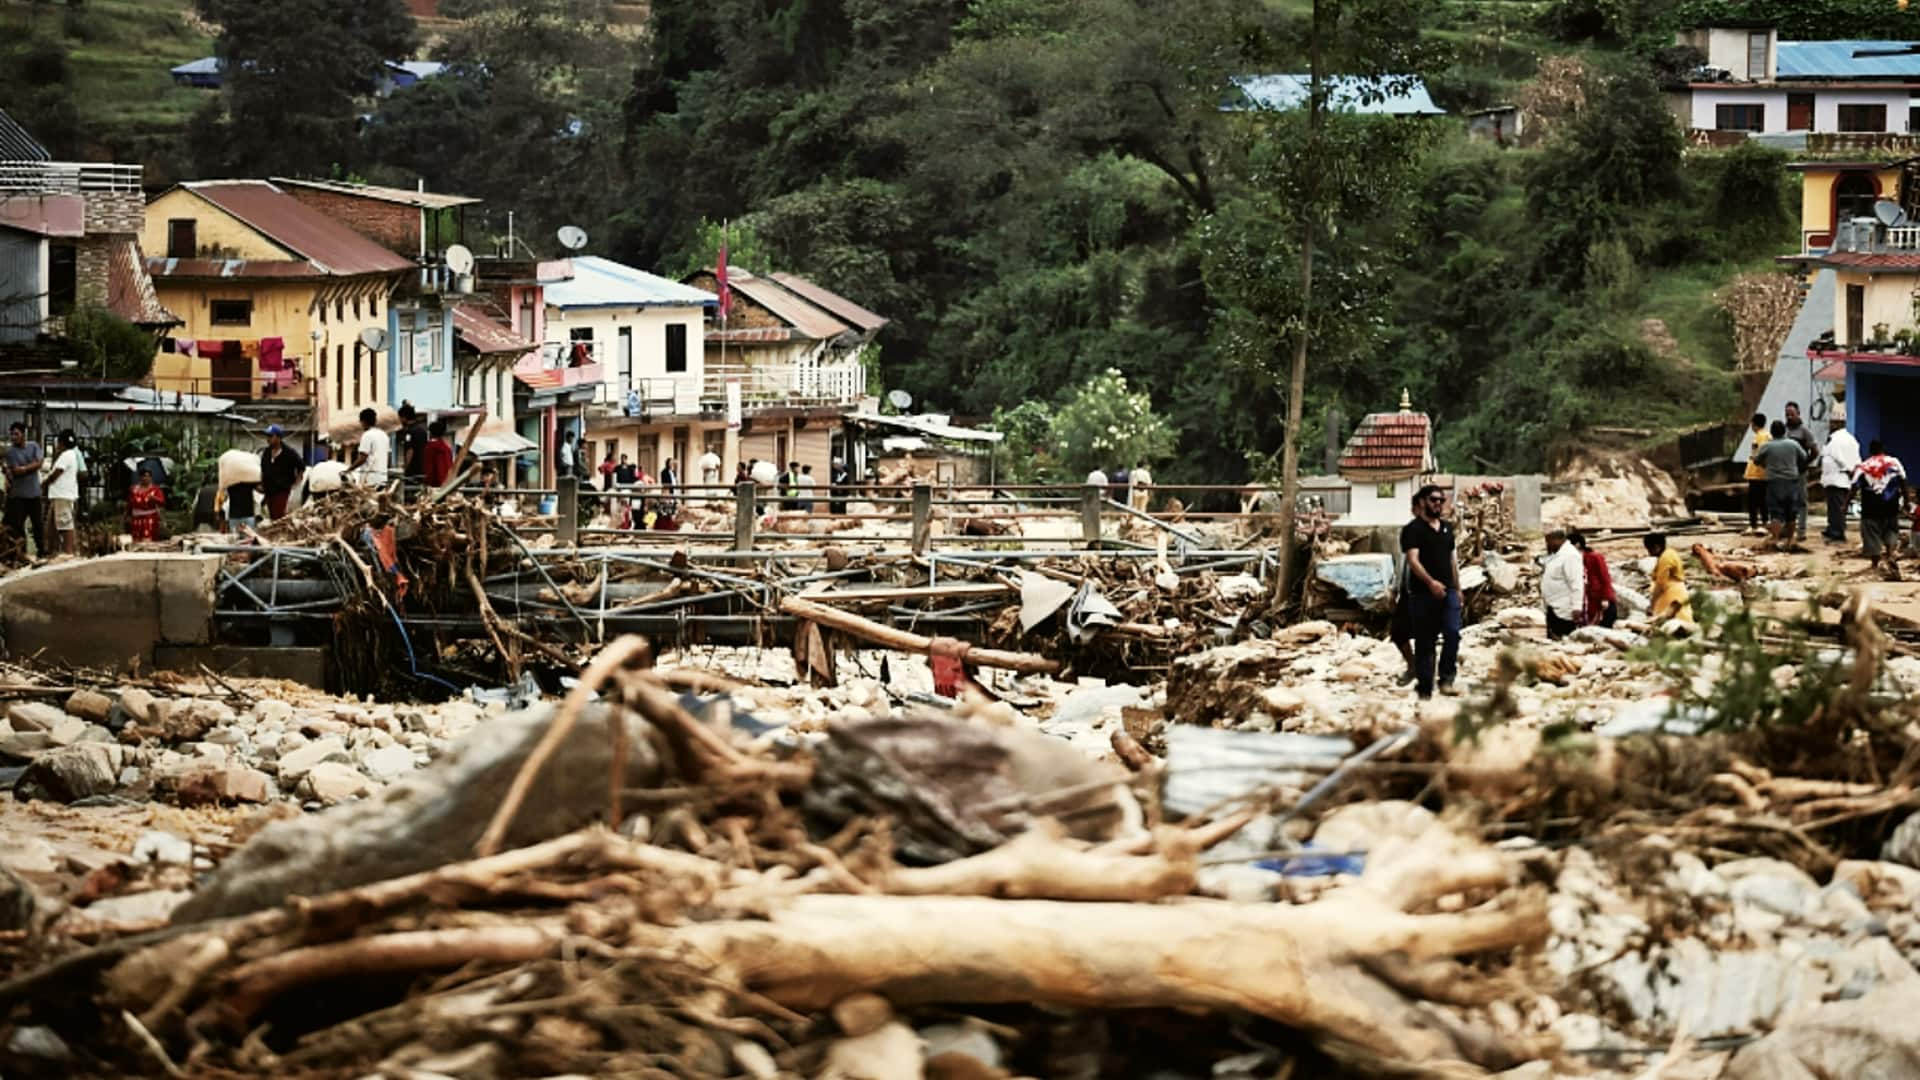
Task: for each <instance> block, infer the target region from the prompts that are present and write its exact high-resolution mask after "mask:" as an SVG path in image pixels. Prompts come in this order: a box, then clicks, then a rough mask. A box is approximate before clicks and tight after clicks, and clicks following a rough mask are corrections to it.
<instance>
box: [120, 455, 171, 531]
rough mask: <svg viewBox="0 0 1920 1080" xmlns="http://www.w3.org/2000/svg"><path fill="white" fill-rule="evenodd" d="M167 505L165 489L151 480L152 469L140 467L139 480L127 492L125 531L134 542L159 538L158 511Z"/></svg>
mask: <svg viewBox="0 0 1920 1080" xmlns="http://www.w3.org/2000/svg"><path fill="white" fill-rule="evenodd" d="M166 505H167V489H165V488H163V487H161V486H160V485H158V484H156V483H154V482H153V470H152V469H147V468H142V469H141V470H140V482H139V483H137V484H135V485H133V490H132V491H129V492H127V532H128V533H130V534H132V536H133V539H134V541H135V542H136V543H148V542H151V541H154V540H158V539H160V511H161V510H162V509H164V508H165V507H166Z"/></svg>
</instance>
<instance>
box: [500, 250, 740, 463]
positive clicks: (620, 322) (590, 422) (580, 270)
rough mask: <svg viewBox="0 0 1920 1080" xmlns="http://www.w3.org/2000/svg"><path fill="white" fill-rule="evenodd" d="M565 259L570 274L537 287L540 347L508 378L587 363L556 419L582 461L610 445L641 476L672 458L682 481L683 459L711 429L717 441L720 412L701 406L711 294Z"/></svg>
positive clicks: (617, 267)
mask: <svg viewBox="0 0 1920 1080" xmlns="http://www.w3.org/2000/svg"><path fill="white" fill-rule="evenodd" d="M572 263H573V277H572V279H571V280H568V281H562V282H557V283H555V284H552V285H549V286H547V287H546V307H547V322H546V327H545V334H544V337H543V340H542V348H541V353H540V354H539V355H538V356H537V357H534V358H530V359H528V360H523V361H521V363H520V364H519V365H518V366H517V367H516V368H515V374H516V375H518V376H519V377H520V378H521V379H522V380H523V381H528V382H532V381H534V380H538V379H542V378H546V377H549V375H550V373H564V372H569V371H574V372H578V371H581V370H582V369H590V370H591V371H592V372H594V373H595V374H597V376H598V377H597V379H596V380H595V381H594V382H593V383H592V389H593V394H592V399H591V401H590V402H586V403H583V404H582V406H581V408H580V410H579V412H578V414H577V415H573V416H568V415H565V414H564V413H563V414H561V415H559V416H558V417H557V418H556V419H557V423H558V427H559V430H560V431H561V432H565V431H573V432H574V433H575V435H576V437H578V438H579V439H580V440H581V445H582V447H583V448H584V449H583V452H582V458H581V461H582V463H583V465H586V466H588V467H591V466H592V465H597V464H598V463H599V462H600V460H601V459H602V458H604V457H605V456H606V454H607V451H608V450H612V451H613V452H614V453H615V454H622V453H624V454H627V455H629V457H630V458H631V459H632V460H633V462H634V463H635V464H637V465H640V466H641V467H642V468H645V469H646V470H647V471H648V472H649V473H658V472H659V470H660V467H661V466H662V465H664V464H665V463H666V462H667V460H668V459H673V460H675V461H678V462H680V463H681V476H682V477H683V478H684V477H686V476H687V468H686V463H687V461H688V460H689V459H690V458H698V457H699V456H700V455H701V454H702V453H704V452H705V450H706V447H707V445H708V443H709V440H710V434H711V440H712V441H714V442H724V434H722V433H723V432H724V430H725V424H726V420H725V416H724V414H723V413H721V412H720V411H719V410H718V408H703V402H710V401H715V400H717V398H715V397H714V396H712V395H709V394H707V393H706V390H707V387H708V385H709V373H708V371H707V364H706V354H705V349H704V342H703V330H702V327H703V325H704V320H705V315H706V310H707V308H708V307H709V306H710V305H713V304H716V303H718V300H719V298H718V297H716V296H715V295H714V294H713V293H710V292H706V291H704V290H701V289H696V288H693V287H691V286H688V285H683V284H681V283H679V282H677V281H673V280H670V279H668V278H663V277H660V276H658V275H655V274H649V273H647V272H646V271H644V270H637V269H635V268H633V267H631V266H623V265H621V264H620V263H617V262H614V261H613V260H611V259H604V258H600V257H599V256H592V255H588V256H576V257H575V258H574V259H573V260H572ZM581 381H582V383H583V384H584V382H585V378H584V376H583V377H582V379H581ZM543 445H551V444H546V443H543Z"/></svg>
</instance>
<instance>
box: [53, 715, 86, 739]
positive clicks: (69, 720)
mask: <svg viewBox="0 0 1920 1080" xmlns="http://www.w3.org/2000/svg"><path fill="white" fill-rule="evenodd" d="M86 733H87V722H86V721H85V720H82V719H80V718H79V717H77V716H67V715H65V714H62V715H61V717H60V719H59V720H57V721H55V722H54V725H53V727H51V728H49V729H48V730H47V741H48V742H50V743H52V744H53V745H55V746H72V745H73V744H74V743H77V742H79V741H80V737H81V736H83V735H85V734H86Z"/></svg>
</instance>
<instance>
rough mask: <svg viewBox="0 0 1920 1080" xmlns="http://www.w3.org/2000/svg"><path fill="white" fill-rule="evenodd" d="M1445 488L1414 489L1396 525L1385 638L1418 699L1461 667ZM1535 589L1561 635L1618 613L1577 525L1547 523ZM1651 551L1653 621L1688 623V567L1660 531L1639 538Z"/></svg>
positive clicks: (1448, 687)
mask: <svg viewBox="0 0 1920 1080" xmlns="http://www.w3.org/2000/svg"><path fill="white" fill-rule="evenodd" d="M1448 498H1449V496H1448V494H1447V489H1446V488H1444V487H1441V486H1440V485H1438V484H1427V485H1426V486H1424V487H1422V488H1420V489H1419V490H1418V491H1416V492H1415V493H1414V495H1413V501H1412V509H1413V519H1412V520H1411V521H1409V522H1407V524H1406V526H1405V527H1403V528H1402V529H1401V530H1400V552H1401V555H1402V556H1403V557H1404V559H1405V563H1404V568H1403V570H1402V572H1401V574H1400V584H1399V589H1398V592H1397V598H1396V604H1395V608H1394V617H1393V624H1392V630H1391V631H1390V636H1391V637H1392V639H1393V642H1394V644H1395V646H1396V647H1398V648H1399V649H1400V652H1401V655H1403V656H1404V657H1406V659H1407V661H1408V670H1407V674H1406V676H1404V677H1403V679H1402V683H1403V684H1404V683H1405V682H1412V683H1413V684H1414V693H1416V694H1417V695H1418V696H1419V697H1420V698H1421V700H1426V699H1428V698H1431V697H1432V696H1433V693H1434V691H1435V690H1436V689H1438V690H1439V691H1440V692H1441V693H1443V694H1451V693H1453V692H1454V681H1455V679H1457V678H1458V676H1459V667H1460V624H1461V618H1462V604H1461V597H1460V559H1459V553H1458V551H1457V549H1456V547H1455V537H1454V529H1453V522H1452V521H1450V520H1448ZM1546 541H1547V558H1546V563H1545V565H1544V567H1543V570H1542V574H1541V578H1540V591H1541V596H1542V599H1543V600H1544V601H1545V602H1546V609H1547V636H1548V637H1551V638H1560V637H1565V636H1566V635H1567V634H1570V633H1572V632H1573V631H1574V630H1576V629H1578V628H1580V627H1582V626H1605V627H1611V626H1612V625H1613V624H1614V622H1615V620H1617V619H1618V618H1619V616H1620V603H1619V598H1618V597H1617V596H1616V595H1615V592H1614V586H1613V573H1612V570H1611V568H1609V567H1608V565H1607V559H1606V556H1605V555H1602V554H1601V553H1600V552H1598V551H1594V550H1593V549H1592V548H1591V547H1589V546H1588V544H1587V539H1586V537H1584V536H1582V535H1580V533H1579V532H1578V531H1572V532H1569V531H1568V530H1566V529H1560V528H1554V529H1549V530H1548V531H1547V534H1546ZM1642 543H1643V544H1644V545H1645V547H1646V550H1647V554H1649V555H1651V556H1653V558H1654V567H1653V575H1652V577H1653V595H1652V598H1651V608H1652V614H1653V618H1654V620H1655V621H1656V622H1662V623H1665V622H1669V621H1671V620H1676V619H1677V620H1679V623H1680V624H1681V626H1682V627H1683V628H1684V627H1690V626H1691V625H1692V624H1693V609H1692V604H1691V601H1690V600H1689V598H1688V595H1687V585H1686V570H1685V567H1684V566H1683V565H1682V564H1681V562H1680V556H1679V555H1678V554H1677V553H1675V552H1673V551H1670V550H1668V548H1667V538H1666V535H1665V534H1664V533H1658V532H1654V533H1648V534H1647V536H1646V537H1645V538H1644V539H1643V541H1642Z"/></svg>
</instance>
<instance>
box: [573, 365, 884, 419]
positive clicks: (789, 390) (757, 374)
mask: <svg viewBox="0 0 1920 1080" xmlns="http://www.w3.org/2000/svg"><path fill="white" fill-rule="evenodd" d="M735 381H738V382H739V384H740V407H741V408H742V409H743V410H746V411H752V410H755V409H772V408H808V407H823V406H835V405H852V404H854V403H856V402H858V401H859V400H860V399H861V398H862V397H863V396H865V394H866V388H867V373H866V369H864V368H862V367H861V366H860V365H859V364H820V365H813V364H793V365H769V366H765V367H748V366H746V365H734V364H729V365H727V366H726V367H719V366H717V365H716V366H709V367H708V368H707V369H706V371H704V372H702V373H701V374H698V375H656V376H642V377H640V378H638V379H636V380H634V388H633V394H632V395H630V396H629V397H628V398H627V400H625V401H617V400H615V399H614V398H612V397H609V398H607V399H606V402H607V403H608V404H611V405H615V406H616V407H618V408H620V409H621V410H622V411H624V412H629V413H631V412H634V411H635V410H636V409H638V411H640V412H644V413H663V414H673V415H682V416H691V415H695V414H698V413H724V412H725V411H726V409H727V385H728V384H729V383H731V382H735Z"/></svg>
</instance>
